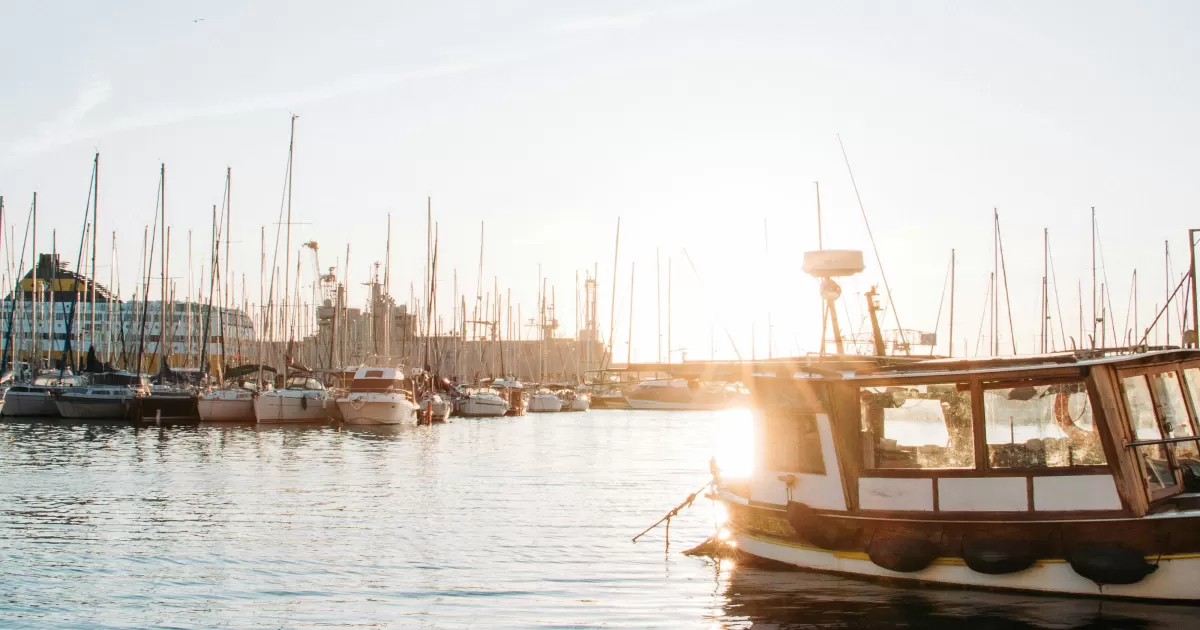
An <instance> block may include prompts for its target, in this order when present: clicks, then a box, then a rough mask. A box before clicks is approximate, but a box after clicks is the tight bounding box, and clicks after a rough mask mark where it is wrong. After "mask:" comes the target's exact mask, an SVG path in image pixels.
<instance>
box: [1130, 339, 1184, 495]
mask: <svg viewBox="0 0 1200 630" xmlns="http://www.w3.org/2000/svg"><path fill="white" fill-rule="evenodd" d="M1188 368H1200V361H1196V360H1191V361H1172V362H1169V363H1155V364H1151V365H1141V366H1135V367H1129V368H1118V369H1117V370H1116V380H1117V386H1118V388H1119V391H1120V394H1121V405H1123V406H1124V408H1125V411H1126V420H1125V422H1126V424H1127V426H1126V429H1127V430H1129V431H1130V436H1131V437H1133V440H1132V442H1137V441H1139V440H1138V438H1137V428H1136V427H1135V426H1134V425H1133V424H1132V421H1133V416H1132V413H1133V410H1132V409H1131V408H1130V406H1129V399H1128V397H1127V395H1126V392H1125V379H1126V378H1130V377H1135V376H1136V377H1141V378H1143V379H1145V381H1146V387H1147V389H1149V391H1150V400H1151V404H1152V406H1153V408H1154V416H1155V421H1156V423H1157V425H1158V431H1159V434H1160V435H1162V436H1164V437H1163V438H1162V439H1171V437H1169V432H1168V431H1166V429H1167V428H1168V427H1167V425H1166V423H1165V422H1166V421H1165V417H1164V414H1163V412H1162V402H1160V400H1159V395H1158V390H1157V388H1155V387H1154V386H1153V384H1152V382H1151V380H1150V379H1151V377H1152V376H1154V375H1157V374H1163V373H1166V372H1174V373H1175V376H1176V378H1177V379H1178V382H1179V388H1180V391H1181V393H1182V394H1183V401H1184V407H1185V408H1186V409H1187V413H1188V422H1189V428H1190V429H1191V431H1192V435H1191V436H1187V437H1189V438H1191V440H1190V441H1191V442H1192V443H1193V444H1195V445H1196V446H1197V448H1200V431H1197V426H1198V424H1200V417H1198V416H1197V411H1198V410H1197V409H1196V407H1195V401H1193V400H1192V394H1191V391H1190V389H1189V388H1188V384H1187V376H1186V375H1185V374H1184V371H1185V370H1186V369H1188ZM1132 442H1131V443H1126V444H1124V445H1122V446H1124V450H1125V451H1126V452H1127V453H1128V454H1129V455H1128V456H1129V457H1131V458H1133V460H1134V463H1135V466H1137V468H1138V474H1139V475H1138V480H1139V481H1140V482H1141V483H1142V489H1143V490H1144V491H1145V493H1146V496H1147V498H1148V499H1149V501H1150V504H1152V505H1153V504H1157V503H1161V502H1163V501H1164V500H1167V499H1170V498H1171V497H1174V496H1175V495H1178V494H1182V493H1183V492H1184V491H1185V490H1184V487H1183V483H1184V480H1183V468H1182V466H1181V465H1180V463H1179V459H1178V457H1177V456H1176V452H1175V448H1173V445H1172V444H1170V443H1163V444H1162V446H1164V447H1165V448H1166V451H1167V460H1168V462H1169V465H1170V466H1171V469H1172V472H1173V473H1174V476H1175V484H1174V485H1171V486H1167V487H1164V488H1158V489H1151V488H1150V486H1149V484H1148V483H1147V482H1146V479H1145V477H1144V473H1143V472H1142V470H1141V467H1142V460H1141V456H1140V455H1139V449H1140V448H1144V446H1137V445H1134V444H1133V443H1132Z"/></svg>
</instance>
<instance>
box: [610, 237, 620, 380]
mask: <svg viewBox="0 0 1200 630" xmlns="http://www.w3.org/2000/svg"><path fill="white" fill-rule="evenodd" d="M620 251H621V217H617V242H616V245H614V246H613V289H612V308H611V309H610V310H609V314H608V361H607V363H612V359H613V334H614V329H613V327H614V326H615V325H616V323H617V255H618V253H620Z"/></svg>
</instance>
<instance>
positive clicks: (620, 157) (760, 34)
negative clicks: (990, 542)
mask: <svg viewBox="0 0 1200 630" xmlns="http://www.w3.org/2000/svg"><path fill="white" fill-rule="evenodd" d="M1198 27H1200V7H1198V6H1196V5H1195V4H1194V3H1187V2H1181V1H1180V2H1143V3H1115V2H1086V3H1085V2H1056V3H1041V2H1012V3H994V2H922V3H915V4H913V5H909V4H907V3H856V2H845V3H798V2H787V1H778V2H774V1H766V0H763V1H755V0H707V1H706V0H699V1H693V2H670V1H664V2H655V1H650V0H643V1H639V2H632V1H630V2H624V1H619V0H617V1H608V2H579V1H575V2H570V1H557V2H548V1H547V2H533V1H510V2H491V3H488V2H454V1H447V2H437V3H416V2H355V3H347V4H343V5H339V6H338V7H337V8H336V10H332V9H330V6H329V5H328V3H318V2H305V1H293V2H286V3H282V2H281V3H261V2H212V1H209V2H174V3H154V2H141V3H135V2H114V3H99V4H97V3H85V2H39V3H5V4H4V5H2V6H0V58H2V59H4V60H5V61H4V62H3V63H0V85H3V86H5V87H4V91H5V96H6V97H5V98H3V99H0V194H2V195H3V196H4V203H5V216H4V224H5V226H6V227H5V237H4V240H3V242H2V243H0V258H3V260H4V261H5V262H4V264H5V265H6V264H8V261H9V260H11V259H13V258H15V257H16V255H19V253H20V251H19V247H18V248H17V249H16V251H17V254H16V255H13V254H11V253H10V247H11V246H12V245H13V243H10V240H11V239H10V236H11V235H12V234H14V233H15V236H16V240H17V241H18V242H17V245H18V246H19V245H20V241H21V239H22V234H23V230H24V229H25V225H26V217H27V213H28V208H29V200H30V197H31V195H32V193H33V192H34V191H36V192H37V193H38V215H39V229H38V243H37V247H38V249H39V250H40V251H48V250H49V249H50V235H51V232H52V230H53V231H55V233H56V236H55V240H56V244H57V249H58V250H59V251H60V252H62V253H63V257H64V259H66V260H68V261H71V260H73V259H74V258H75V257H76V253H77V251H78V246H79V245H78V242H79V235H80V233H81V231H82V226H83V222H84V212H85V201H86V197H87V191H88V183H89V177H90V173H91V164H92V157H93V155H94V153H95V152H97V151H98V152H99V153H100V156H101V157H100V163H101V173H100V206H99V231H98V232H99V234H100V236H101V238H100V240H101V242H102V243H103V244H102V245H101V247H100V248H99V249H100V251H99V256H98V257H99V258H100V264H99V267H100V268H99V269H98V271H97V275H98V276H99V279H100V280H101V281H103V282H107V278H108V274H109V272H110V268H109V267H110V266H109V259H110V258H113V254H112V253H111V252H110V250H111V241H112V237H113V233H114V232H115V233H116V242H117V247H116V250H115V259H116V261H117V262H116V269H117V270H119V273H117V274H116V275H117V277H118V278H119V285H120V288H121V293H122V295H123V296H125V297H129V296H130V295H132V293H133V287H134V286H135V285H136V284H137V277H138V270H137V268H138V266H139V258H140V256H141V239H142V231H143V229H144V226H146V225H148V224H150V223H151V222H152V221H153V219H154V214H155V203H156V191H157V186H158V173H159V167H160V164H165V165H166V171H167V181H166V190H167V204H166V205H167V208H166V211H167V223H168V224H169V225H170V226H171V229H172V247H171V273H170V275H171V276H172V277H174V278H175V282H176V283H177V295H181V294H182V293H183V292H184V291H185V289H184V286H185V285H186V284H187V282H188V275H189V273H188V269H189V262H188V252H187V233H188V232H189V231H190V232H191V233H192V239H193V243H192V252H193V253H192V262H191V266H190V269H191V274H190V275H191V278H192V287H193V293H197V292H199V291H201V284H202V282H203V280H202V277H201V275H200V267H201V265H206V263H207V252H208V248H209V247H210V244H209V238H210V232H211V229H212V228H211V216H212V206H213V205H214V204H220V203H221V197H222V191H223V186H224V176H225V169H226V168H227V167H229V168H231V169H232V181H233V187H232V212H231V214H232V225H231V229H230V235H231V249H232V252H231V255H232V262H231V267H232V268H233V270H234V276H233V277H234V280H235V283H236V285H237V286H238V287H241V286H242V283H243V280H242V278H243V276H244V278H245V280H244V281H245V293H246V295H247V301H248V302H250V303H255V304H256V303H258V302H259V299H258V296H259V284H260V283H259V269H260V262H261V239H262V235H263V234H264V232H265V235H266V255H267V258H268V259H269V260H270V259H272V258H275V257H276V252H277V251H278V254H277V258H278V260H279V266H283V262H282V261H283V259H284V251H282V247H283V246H282V245H280V246H279V249H278V250H277V247H276V239H275V233H276V231H277V228H278V222H279V217H280V207H281V198H282V197H281V193H282V190H283V186H284V171H285V167H286V162H287V149H288V133H289V124H290V116H291V115H292V114H296V115H298V116H299V118H297V119H296V144H295V170H294V181H293V185H294V188H293V206H292V211H293V227H292V244H293V247H294V248H295V251H293V252H292V253H291V255H290V256H289V258H290V260H291V265H293V266H294V265H295V264H296V257H297V256H300V257H301V258H300V260H301V264H302V271H301V279H300V283H301V285H302V287H305V289H304V291H303V293H302V294H303V295H304V296H305V297H308V296H310V295H311V285H312V283H313V278H314V275H315V268H316V264H315V261H313V260H312V255H311V252H310V251H309V250H303V251H302V250H300V249H299V244H300V243H303V242H306V241H312V240H315V241H317V242H318V243H319V255H320V261H319V264H320V266H321V267H322V268H327V267H330V266H335V265H336V266H338V273H339V275H341V274H347V275H348V277H349V280H350V285H351V294H350V295H351V302H352V305H362V304H363V302H364V301H365V299H366V289H365V287H364V286H363V285H362V283H364V282H366V281H367V280H368V279H369V278H370V275H371V273H372V269H373V264H374V263H375V262H379V263H382V262H383V261H384V259H385V248H386V243H387V230H386V225H387V218H388V216H389V214H390V216H391V220H392V233H391V259H390V263H391V269H390V273H391V278H392V282H391V284H392V289H393V293H394V294H396V295H397V297H398V299H399V300H400V301H402V302H404V301H408V299H409V297H408V296H409V288H408V287H409V286H412V287H414V292H415V293H416V294H417V295H418V296H419V294H420V293H421V292H422V277H423V269H424V266H425V231H426V224H425V212H426V203H427V199H432V209H433V217H434V220H435V221H436V222H437V225H438V234H439V252H438V254H439V265H438V295H439V297H438V300H439V304H440V307H439V316H440V317H442V318H443V319H444V320H447V324H446V325H447V326H448V325H449V323H448V320H450V319H451V310H450V304H451V303H452V299H451V298H450V295H451V294H452V292H453V289H454V280H453V278H454V274H455V273H456V274H457V287H458V292H459V293H460V294H465V295H466V296H467V300H468V303H469V304H470V303H473V302H474V298H475V293H476V286H477V283H479V280H480V279H479V274H478V268H479V251H480V224H481V222H482V224H483V231H484V235H485V236H484V247H483V249H484V257H483V279H482V284H483V286H484V290H485V291H491V289H492V287H494V286H496V285H497V284H498V285H499V287H500V292H501V293H502V294H504V295H505V296H507V294H508V291H509V290H510V289H511V291H512V299H511V300H512V303H513V305H514V309H513V310H514V317H515V311H516V310H517V308H516V307H517V305H519V306H520V312H521V317H522V318H523V319H526V320H528V319H529V317H531V316H533V314H534V311H535V310H536V302H537V297H536V296H537V289H538V278H539V277H540V276H539V270H540V274H541V275H542V276H544V277H545V278H546V282H547V286H548V287H553V293H554V297H555V299H556V302H557V306H558V309H557V311H558V319H559V321H560V323H561V324H562V328H561V329H560V330H559V334H561V335H568V336H569V335H571V334H573V332H574V330H575V327H576V316H575V311H576V308H575V303H576V297H575V295H576V288H575V287H576V275H577V274H579V276H580V277H581V278H582V276H583V274H584V273H586V272H588V271H594V272H598V281H599V300H598V301H599V308H598V311H599V314H600V318H599V319H600V322H599V327H600V330H601V332H602V335H603V336H604V337H605V338H607V337H609V330H610V327H611V329H612V330H613V334H612V337H613V338H614V344H613V348H614V354H615V356H616V358H617V359H618V360H621V359H623V358H624V357H625V356H626V354H627V353H629V352H630V348H629V346H628V345H627V341H628V340H629V339H632V350H631V355H632V358H633V359H634V360H644V361H651V360H656V359H658V358H659V357H660V356H661V357H663V358H665V356H666V354H665V353H666V348H667V341H666V336H667V329H668V325H667V312H666V311H667V297H666V294H667V284H668V282H667V268H668V265H669V266H670V269H671V282H670V284H671V300H670V304H671V318H670V326H669V328H670V330H671V343H670V349H671V350H673V351H674V352H673V353H672V354H671V356H672V357H673V358H674V359H675V360H679V359H680V358H682V357H683V356H684V354H685V353H686V356H687V358H689V359H704V358H709V357H711V356H715V357H717V358H731V359H732V358H736V357H738V356H741V357H744V358H750V357H751V356H754V357H758V358H762V357H765V356H767V354H768V353H771V354H772V355H773V356H780V355H794V354H797V353H801V352H806V351H814V350H817V349H818V347H819V343H820V320H821V310H820V309H821V307H820V302H819V293H818V283H817V281H816V280H814V279H812V278H810V277H808V276H806V275H804V273H803V272H802V270H801V264H802V257H803V252H804V251H806V250H812V249H816V248H817V242H818V238H817V230H816V226H817V213H816V205H817V204H816V194H815V186H814V182H820V193H821V195H820V200H821V210H822V225H823V232H822V235H823V244H824V246H825V247H826V248H842V249H858V250H862V251H864V252H866V266H867V269H866V271H865V272H864V273H863V274H861V275H860V276H857V277H855V278H848V279H845V281H844V282H843V283H842V284H843V289H844V291H843V295H844V300H843V301H842V302H841V303H840V304H839V310H840V311H841V313H840V314H841V323H842V325H843V327H844V329H846V332H847V334H852V333H859V332H862V331H863V330H865V329H866V326H867V324H866V320H865V300H864V297H863V293H864V292H865V291H866V290H867V289H869V288H870V287H871V286H872V285H876V284H878V285H880V288H881V290H883V286H882V279H883V278H882V275H881V271H882V272H884V273H885V274H886V279H887V287H888V288H889V289H890V292H891V302H892V303H894V306H895V308H894V309H892V308H890V307H889V308H888V309H887V310H886V312H885V313H884V314H883V315H884V327H885V328H896V327H897V320H899V324H900V326H902V327H904V328H908V329H915V330H922V331H934V330H936V331H937V332H938V334H939V344H938V347H937V348H936V349H935V350H936V351H937V352H939V353H945V352H947V351H948V350H950V348H949V347H948V343H947V340H948V338H949V331H948V323H949V295H948V292H949V291H948V289H947V288H946V284H947V283H946V276H947V270H948V265H949V261H950V255H951V250H952V249H953V250H954V251H955V255H956V267H955V284H954V287H955V291H954V295H955V319H954V326H955V329H954V338H955V348H954V353H955V354H963V352H964V347H965V351H966V352H967V353H969V354H971V353H975V352H980V353H986V352H987V348H988V347H989V345H990V342H991V336H990V333H989V332H988V325H987V324H986V322H985V320H986V317H985V312H986V310H985V300H986V296H987V292H988V286H989V273H991V272H992V270H993V251H992V243H993V236H992V235H993V209H996V211H998V213H999V217H1000V226H1001V232H1002V238H1003V243H1004V253H1005V263H1006V264H1005V268H1004V273H1005V275H1006V276H1007V281H1008V295H1009V301H1010V302H1011V311H1012V330H1013V331H1014V332H1013V334H1010V332H1009V325H1008V320H1007V318H1005V321H1004V323H1003V325H1002V326H1001V328H1002V332H1001V335H1000V339H999V341H1000V344H1001V346H1002V350H1003V351H1004V352H1006V353H1007V352H1011V350H1012V345H1013V342H1015V345H1016V347H1017V351H1018V352H1021V353H1027V352H1032V351H1035V350H1037V349H1038V348H1039V347H1040V344H1041V340H1040V336H1039V334H1040V333H1039V331H1040V313H1041V299H1042V293H1041V291H1042V273H1043V272H1042V268H1043V255H1042V252H1043V247H1042V239H1043V230H1048V231H1049V239H1050V249H1051V253H1052V256H1053V259H1054V274H1053V277H1052V278H1051V280H1050V284H1051V289H1050V301H1051V307H1050V310H1051V329H1052V330H1053V331H1055V332H1054V344H1055V346H1056V347H1060V348H1061V347H1062V345H1063V341H1064V339H1065V341H1066V343H1067V344H1068V345H1070V344H1071V339H1069V338H1071V337H1073V338H1075V340H1076V342H1078V341H1079V337H1080V333H1079V331H1080V329H1081V328H1082V329H1083V330H1084V335H1085V336H1086V335H1090V334H1091V328H1092V326H1091V321H1090V320H1091V318H1092V314H1091V310H1092V309H1091V306H1090V304H1091V287H1092V272H1091V264H1092V250H1091V239H1090V228H1091V223H1090V216H1091V214H1090V213H1091V208H1092V207H1094V208H1095V212H1096V224H1097V228H1098V235H1099V240H1098V245H1099V248H1100V250H1101V251H1102V254H1103V255H1102V264H1099V270H1098V272H1097V277H1098V278H1099V280H1098V282H1104V283H1105V290H1106V292H1107V293H1108V294H1109V295H1110V298H1109V299H1108V300H1106V303H1111V311H1112V312H1111V313H1109V321H1110V324H1109V325H1110V326H1111V327H1112V328H1113V329H1115V330H1116V331H1117V336H1119V337H1124V336H1126V334H1127V333H1126V332H1125V331H1126V330H1128V329H1132V328H1133V315H1132V314H1130V309H1131V306H1130V302H1131V287H1132V277H1133V271H1134V269H1137V273H1138V277H1139V283H1138V308H1137V310H1136V313H1137V320H1138V327H1139V328H1144V327H1145V326H1146V325H1147V324H1148V323H1149V322H1150V320H1152V319H1153V318H1154V316H1155V314H1156V312H1157V309H1159V308H1161V307H1162V304H1163V302H1164V301H1165V298H1166V294H1167V293H1168V291H1167V286H1168V285H1170V286H1171V287H1172V288H1173V286H1174V285H1175V284H1176V283H1178V281H1179V279H1180V277H1181V274H1182V273H1184V272H1185V271H1186V269H1187V265H1188V247H1187V245H1188V243H1187V229H1188V228H1190V227H1200V217H1196V213H1195V211H1194V208H1196V207H1197V204H1198V202H1200V178H1197V177H1196V176H1195V173H1197V172H1200V158H1198V157H1197V155H1196V151H1195V147H1196V146H1200V142H1198V140H1200V122H1198V121H1197V118H1196V116H1195V115H1194V110H1195V107H1194V103H1196V102H1198V101H1200V84H1198V82H1197V81H1196V78H1195V77H1197V76H1200V68H1198V67H1197V66H1198V65H1200V55H1198V54H1197V52H1198V51H1197V47H1198V46H1200V43H1197V40H1196V39H1195V38H1194V37H1193V36H1192V34H1193V33H1195V32H1196V31H1197V29H1198ZM839 139H840V143H841V144H839ZM843 145H844V147H845V155H843V152H842V148H841V147H842V146H843ZM847 158H848V160H847ZM847 161H848V162H849V165H850V166H851V167H852V169H853V176H854V182H855V183H857V188H858V194H859V195H860V196H861V202H862V203H861V207H860V205H859V202H858V199H857V197H856V194H855V188H854V185H853V183H852V181H851V177H850V174H849V171H848V169H847ZM864 216H865V217H866V219H867V220H868V221H869V226H870V235H873V237H874V246H873V245H872V240H871V238H870V236H869V234H868V230H867V225H868V223H867V222H864ZM618 218H620V222H621V228H620V229H621V232H620V248H619V254H618V259H617V267H616V273H615V282H614V267H613V250H614V241H615V239H616V231H617V221H618ZM1168 242H1169V246H1170V252H1171V257H1170V260H1171V270H1170V271H1171V275H1170V277H1168V274H1167V269H1166V265H1167V259H1166V254H1165V251H1164V247H1165V244H1166V243H1168ZM347 245H349V246H350V259H349V264H348V265H347V264H346V247H347ZM27 247H28V246H27ZM876 248H877V250H878V256H877V255H876V254H875V253H874V250H875V249H876ZM28 251H29V250H27V252H28ZM1098 256H1099V255H1098ZM27 258H28V253H27ZM668 261H669V262H668ZM0 266H2V265H0ZM206 267H207V265H206ZM155 273H158V272H157V271H156V272H155ZM631 276H632V280H633V282H632V284H633V286H632V292H631V286H630V285H631ZM656 276H657V278H656ZM292 282H293V283H294V282H295V280H294V279H293V280H292ZM580 282H582V280H581V281H580ZM1055 287H1058V288H1061V291H1060V292H1058V293H1061V295H1056V292H1055ZM614 288H615V300H614ZM236 291H237V293H238V294H241V292H242V290H241V289H240V288H238V289H237V290H236ZM1002 291H1003V285H1002ZM156 292H157V288H155V289H152V293H155V294H156ZM1080 293H1082V296H1083V297H1082V302H1083V304H1082V309H1083V311H1084V315H1083V318H1084V320H1085V321H1084V323H1083V325H1082V326H1081V324H1080V321H1079V319H1080V318H1079V311H1080V308H1081V305H1080V298H1079V294H1080ZM631 296H632V312H633V316H632V319H631V318H630V310H631V309H630V306H631V304H630V301H631ZM660 296H661V297H660ZM491 301H492V302H494V298H491ZM885 302H886V300H885ZM660 304H661V306H660ZM1001 306H1002V311H1005V312H1006V311H1007V309H1006V308H1004V305H1003V304H1002V305H1001ZM1059 311H1061V317H1059V314H1058V313H1059ZM1172 321H1173V324H1172V327H1173V328H1174V329H1175V330H1174V331H1173V332H1172V338H1173V339H1174V340H1175V341H1176V342H1177V341H1178V336H1179V333H1178V313H1177V312H1173V313H1172ZM631 322H632V335H631V334H630V333H631V331H630V326H631ZM981 322H983V323H982V324H981ZM660 329H661V337H660ZM532 333H533V330H532V329H531V328H528V327H523V330H522V334H524V335H526V336H528V335H530V334H532ZM1108 336H1109V337H1110V338H1111V336H1112V333H1111V332H1110V333H1109V335H1108ZM1165 340H1166V339H1165V326H1159V327H1158V329H1156V330H1155V331H1154V332H1152V333H1151V336H1150V341H1151V342H1155V341H1165ZM1109 341H1110V342H1111V339H1109ZM1083 343H1084V344H1087V343H1088V342H1086V341H1085V342H1083ZM923 351H929V350H928V349H924V350H923Z"/></svg>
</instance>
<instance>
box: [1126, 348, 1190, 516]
mask: <svg viewBox="0 0 1200 630" xmlns="http://www.w3.org/2000/svg"><path fill="white" fill-rule="evenodd" d="M1121 385H1122V389H1123V390H1124V391H1125V401H1126V404H1127V405H1128V407H1129V423H1130V425H1131V428H1132V430H1133V436H1134V445H1133V450H1134V453H1135V456H1136V458H1137V462H1138V468H1139V469H1140V470H1141V471H1142V481H1143V482H1144V483H1145V484H1146V491H1147V494H1148V495H1149V496H1150V500H1151V501H1153V500H1156V499H1161V498H1164V497H1167V496H1170V495H1173V494H1177V493H1179V492H1180V490H1181V488H1182V481H1183V476H1182V473H1181V470H1180V467H1181V462H1192V461H1196V460H1197V459H1198V458H1200V452H1198V450H1197V444H1196V442H1195V441H1194V440H1192V439H1189V438H1193V437H1195V436H1196V431H1195V426H1196V425H1195V419H1194V418H1192V416H1191V411H1192V410H1191V408H1190V407H1191V406H1190V405H1189V404H1188V401H1187V400H1186V399H1185V397H1184V383H1183V374H1182V373H1181V372H1180V371H1179V370H1178V369H1177V368H1176V367H1175V366H1172V367H1169V368H1166V369H1162V368H1159V369H1157V371H1149V372H1143V373H1140V374H1136V375H1129V376H1125V377H1124V378H1122V379H1121Z"/></svg>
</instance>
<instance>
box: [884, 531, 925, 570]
mask: <svg viewBox="0 0 1200 630" xmlns="http://www.w3.org/2000/svg"><path fill="white" fill-rule="evenodd" d="M937 555H938V549H937V545H935V544H933V543H932V542H930V541H929V540H927V539H925V538H917V537H915V536H896V535H891V536H885V537H883V538H876V539H875V540H872V541H871V544H870V545H868V546H867V556H868V557H870V558H871V562H874V563H875V564H877V565H879V566H881V567H883V568H885V569H890V570H892V571H899V572H900V573H912V572H914V571H920V570H921V569H924V568H925V567H927V566H929V565H930V564H932V563H933V560H934V559H935V558H937Z"/></svg>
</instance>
